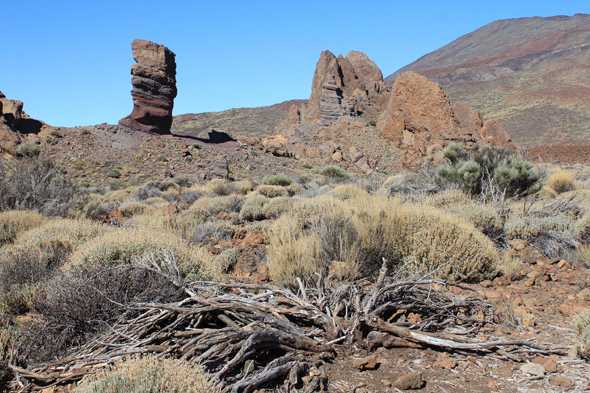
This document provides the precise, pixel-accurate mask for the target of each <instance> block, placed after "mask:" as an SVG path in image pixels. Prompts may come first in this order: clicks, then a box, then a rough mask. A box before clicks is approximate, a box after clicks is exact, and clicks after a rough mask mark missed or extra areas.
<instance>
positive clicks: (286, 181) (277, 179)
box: [262, 173, 293, 187]
mask: <svg viewBox="0 0 590 393" xmlns="http://www.w3.org/2000/svg"><path fill="white" fill-rule="evenodd" d="M291 183H293V180H291V179H290V178H289V177H288V176H287V175H284V174H282V173H279V174H277V175H266V176H263V177H262V184H266V185H269V186H283V187H286V186H288V185H290V184H291Z"/></svg>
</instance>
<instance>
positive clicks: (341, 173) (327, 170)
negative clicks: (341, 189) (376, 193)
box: [311, 165, 352, 182]
mask: <svg viewBox="0 0 590 393" xmlns="http://www.w3.org/2000/svg"><path fill="white" fill-rule="evenodd" d="M311 173H313V174H315V175H321V176H324V177H326V178H328V179H330V180H332V181H335V182H343V181H347V180H350V179H351V178H352V175H351V174H350V173H348V171H347V170H345V169H342V168H340V167H337V166H335V165H328V166H325V167H322V168H316V169H314V170H313V171H311Z"/></svg>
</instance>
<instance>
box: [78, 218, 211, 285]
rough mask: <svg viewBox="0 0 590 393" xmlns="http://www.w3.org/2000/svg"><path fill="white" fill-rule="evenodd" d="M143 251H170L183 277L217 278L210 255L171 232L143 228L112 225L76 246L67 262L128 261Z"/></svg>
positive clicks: (138, 256)
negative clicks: (109, 229)
mask: <svg viewBox="0 0 590 393" xmlns="http://www.w3.org/2000/svg"><path fill="white" fill-rule="evenodd" d="M146 252H148V253H149V252H151V253H154V255H155V256H156V257H158V255H159V254H160V253H165V254H167V255H173V256H174V259H175V261H176V264H177V266H178V269H179V271H180V274H181V276H182V278H183V279H184V280H186V281H195V280H201V279H212V278H220V277H221V276H220V274H219V267H218V266H217V265H216V263H215V260H214V258H213V256H212V255H211V254H210V253H209V252H208V251H206V250H204V249H203V248H200V247H196V246H192V245H190V244H189V243H188V242H187V241H186V240H183V239H182V238H181V237H179V236H176V235H174V234H172V233H166V232H163V231H154V230H150V229H145V228H126V229H116V230H112V231H110V232H109V233H106V234H105V235H103V236H101V237H97V238H95V239H93V240H91V241H89V242H88V243H86V244H84V245H83V246H81V247H79V248H78V250H77V251H76V252H74V254H73V255H72V257H71V260H70V265H71V266H77V267H79V266H86V265H88V264H96V263H99V262H100V263H112V264H113V265H116V264H121V263H131V262H133V261H134V258H140V257H142V256H143V255H144V253H146Z"/></svg>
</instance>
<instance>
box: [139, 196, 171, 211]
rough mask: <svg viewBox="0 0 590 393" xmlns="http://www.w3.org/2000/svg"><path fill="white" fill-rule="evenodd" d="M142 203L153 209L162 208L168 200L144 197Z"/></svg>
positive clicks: (166, 204)
mask: <svg viewBox="0 0 590 393" xmlns="http://www.w3.org/2000/svg"><path fill="white" fill-rule="evenodd" d="M143 203H145V204H146V205H149V206H152V207H153V208H155V209H163V208H165V207H166V206H168V205H169V204H170V202H168V201H167V200H166V199H164V198H160V197H153V198H147V199H144V200H143Z"/></svg>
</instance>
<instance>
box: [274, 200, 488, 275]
mask: <svg viewBox="0 0 590 393" xmlns="http://www.w3.org/2000/svg"><path fill="white" fill-rule="evenodd" d="M268 237H269V242H270V245H269V248H268V258H269V269H270V272H271V274H272V276H273V278H274V279H275V280H276V281H277V283H279V284H281V285H287V286H292V285H295V282H296V281H295V280H296V277H302V278H304V279H307V278H309V277H310V276H311V275H312V274H314V273H316V272H318V273H321V274H324V275H325V274H327V273H328V272H329V270H330V264H332V265H334V264H333V262H334V261H335V262H337V263H338V264H343V265H344V266H346V268H344V269H339V271H341V272H346V275H347V276H348V277H341V278H343V279H346V278H350V276H355V277H358V276H359V275H376V274H377V273H378V271H379V268H380V267H381V263H382V258H386V259H387V260H388V261H389V266H390V268H392V269H394V270H395V269H396V268H398V267H400V266H401V265H403V264H405V263H407V262H413V263H414V264H415V265H416V266H417V267H418V268H419V269H420V270H422V271H434V270H436V271H437V274H438V275H440V276H441V277H444V278H448V279H451V280H461V281H478V280H483V279H486V278H490V277H492V276H493V275H494V274H495V267H494V266H495V262H496V260H497V258H498V255H497V251H496V249H495V247H494V244H493V243H492V242H491V241H490V240H489V239H488V238H487V237H485V236H484V235H483V234H482V233H481V232H479V231H478V230H477V229H476V228H475V227H474V226H473V225H472V224H471V223H469V222H467V221H465V220H461V219H459V218H457V217H454V216H452V215H450V214H448V213H445V212H443V211H441V210H439V209H436V208H433V207H429V206H423V205H416V204H401V203H400V202H399V201H397V200H394V199H392V198H390V197H388V196H382V195H378V196H371V195H364V196H360V197H355V198H350V199H347V200H339V199H336V198H334V197H331V196H322V197H319V198H313V199H309V200H299V201H297V203H296V205H295V206H294V207H293V210H292V211H291V212H289V213H287V214H284V215H283V216H281V217H280V218H278V219H277V220H276V221H275V222H273V223H272V224H271V225H270V228H269V230H268ZM351 272H352V273H351Z"/></svg>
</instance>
